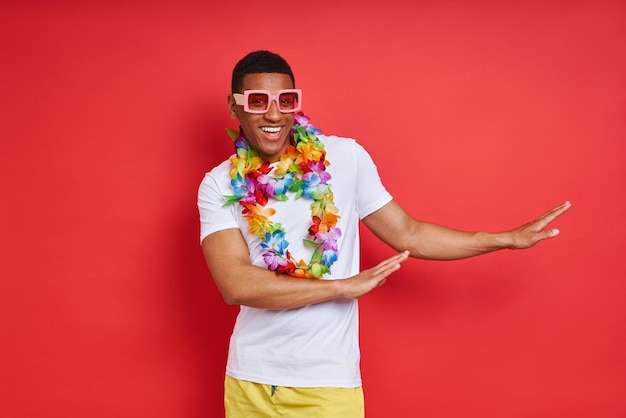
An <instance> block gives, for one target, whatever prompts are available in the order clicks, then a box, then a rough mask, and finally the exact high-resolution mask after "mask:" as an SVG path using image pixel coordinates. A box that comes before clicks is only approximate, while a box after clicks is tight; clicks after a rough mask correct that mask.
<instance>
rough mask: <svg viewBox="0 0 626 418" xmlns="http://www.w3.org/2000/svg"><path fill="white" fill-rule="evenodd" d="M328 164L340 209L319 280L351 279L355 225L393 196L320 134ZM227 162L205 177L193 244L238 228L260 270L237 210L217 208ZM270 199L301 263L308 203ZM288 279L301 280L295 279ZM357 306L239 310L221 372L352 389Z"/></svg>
mask: <svg viewBox="0 0 626 418" xmlns="http://www.w3.org/2000/svg"><path fill="white" fill-rule="evenodd" d="M318 138H319V139H320V140H321V141H322V142H323V143H324V146H325V148H326V158H327V160H328V161H330V163H331V164H330V166H328V167H327V169H326V171H327V172H328V173H330V175H331V176H332V178H331V180H330V182H329V183H330V184H331V188H332V191H333V194H334V202H335V206H336V207H337V208H338V209H339V216H340V218H339V222H338V224H337V226H338V227H339V228H340V229H341V238H339V240H338V246H339V250H338V260H337V261H336V262H335V263H334V264H333V265H332V266H331V274H328V275H326V276H324V277H323V279H324V280H330V279H341V278H347V277H351V276H353V275H355V274H357V273H358V272H359V264H360V262H359V250H360V247H359V220H360V219H362V218H364V217H365V216H367V215H369V214H371V213H372V212H374V211H376V210H378V209H380V208H381V207H383V206H384V205H385V204H387V203H389V201H391V199H392V197H391V195H390V194H389V193H388V192H387V190H386V189H385V188H384V186H383V185H382V183H381V181H380V177H379V175H378V171H377V169H376V166H375V165H374V162H373V161H372V159H371V157H370V156H369V154H368V153H367V151H365V149H364V148H363V147H362V146H360V145H359V144H358V143H357V142H356V141H354V140H353V139H347V138H339V137H336V136H325V135H319V136H318ZM230 166H231V164H230V160H226V161H224V162H223V163H222V164H220V165H218V166H217V167H215V168H214V169H213V170H212V171H211V172H209V173H207V174H206V176H205V177H204V179H203V181H202V183H201V185H200V189H199V192H198V208H199V211H200V224H201V232H200V239H201V240H202V239H204V238H205V237H206V236H207V235H209V234H211V233H213V232H216V231H220V230H223V229H228V228H238V229H239V230H241V232H242V235H243V237H244V239H245V241H246V243H247V244H248V249H249V251H250V263H252V264H253V265H256V266H259V267H262V268H267V266H266V265H265V263H264V262H263V257H262V254H263V252H264V251H263V249H262V248H261V242H260V240H259V239H258V238H257V237H256V236H254V235H252V234H250V233H249V231H248V224H247V222H246V220H245V219H244V218H243V216H242V214H241V206H239V205H237V204H234V205H230V206H226V207H224V206H223V205H224V201H225V199H224V195H232V194H233V191H232V188H231V185H230V176H229V171H230ZM288 196H289V200H287V201H282V202H279V201H276V200H274V199H270V201H269V203H268V205H267V206H268V207H273V208H275V209H276V213H275V215H274V216H273V217H272V218H271V220H272V221H273V222H274V223H281V224H282V225H283V227H284V228H285V231H286V237H285V238H286V239H287V241H288V242H289V251H290V252H291V254H292V255H293V256H294V257H295V258H296V259H304V260H305V261H308V260H309V259H310V257H311V251H312V250H311V249H310V248H307V247H305V246H304V245H303V243H302V240H303V239H305V238H307V239H310V237H309V236H308V228H309V226H310V225H311V210H310V205H311V200H309V199H306V198H305V197H301V198H299V199H295V198H294V194H293V193H289V194H288ZM293 280H300V279H297V278H294V279H293ZM358 340H359V335H358V304H357V301H356V300H352V299H335V300H332V301H328V302H322V303H318V304H314V305H309V306H305V307H302V308H296V309H288V310H281V311H277V310H266V309H257V308H250V307H247V306H241V308H240V312H239V315H238V317H237V321H236V323H235V327H234V330H233V334H232V337H231V340H230V348H229V353H228V364H227V367H226V373H227V374H228V375H230V376H232V377H234V378H237V379H241V380H248V381H252V382H257V383H263V384H270V385H276V386H291V387H357V386H361V374H360V369H359V361H360V352H359V341H358Z"/></svg>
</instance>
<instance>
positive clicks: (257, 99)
mask: <svg viewBox="0 0 626 418" xmlns="http://www.w3.org/2000/svg"><path fill="white" fill-rule="evenodd" d="M233 98H234V99H235V103H236V104H238V105H240V106H243V110H245V111H246V112H248V113H259V114H260V113H265V112H267V111H268V110H270V106H271V104H272V102H276V104H277V105H278V110H280V111H281V112H282V113H294V112H297V111H299V110H300V109H302V90H300V89H287V90H280V91H279V92H278V93H276V94H272V93H270V92H269V91H267V90H245V91H244V92H243V94H241V93H233Z"/></svg>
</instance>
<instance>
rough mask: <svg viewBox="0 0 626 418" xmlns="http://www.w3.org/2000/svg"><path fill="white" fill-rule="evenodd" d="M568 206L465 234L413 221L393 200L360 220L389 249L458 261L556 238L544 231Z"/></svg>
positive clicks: (434, 258) (412, 254)
mask: <svg viewBox="0 0 626 418" xmlns="http://www.w3.org/2000/svg"><path fill="white" fill-rule="evenodd" d="M570 207H571V204H570V203H569V202H565V203H563V204H562V205H560V206H557V207H555V208H554V209H551V210H550V211H548V212H546V213H545V214H543V215H542V216H540V217H539V218H537V219H535V220H534V221H532V222H529V223H527V224H525V225H522V226H521V227H519V228H516V229H513V230H511V231H506V232H499V233H488V232H465V231H458V230H455V229H452V228H448V227H445V226H441V225H436V224H432V223H428V222H421V221H417V220H415V219H413V218H412V217H411V216H410V215H409V214H407V213H406V211H405V210H404V209H403V208H402V207H401V206H400V205H399V204H398V203H397V202H395V201H391V202H390V203H388V204H387V205H385V206H383V207H382V208H381V209H379V210H377V211H376V212H374V213H372V214H370V215H369V216H367V217H365V218H364V219H363V223H364V224H365V225H366V226H367V227H368V228H369V229H370V230H371V231H372V232H373V233H374V234H375V235H376V236H377V237H378V238H380V239H381V240H382V241H384V242H385V243H387V244H388V245H390V246H391V247H392V248H394V249H396V250H398V251H403V250H409V251H410V253H411V256H412V257H415V258H421V259H429V260H457V259H462V258H468V257H473V256H476V255H480V254H485V253H488V252H491V251H496V250H500V249H504V248H508V249H521V248H529V247H532V246H533V245H535V244H536V243H538V242H539V241H542V240H545V239H549V238H553V237H555V236H556V235H558V233H559V231H558V230H556V229H546V228H547V227H548V225H549V224H550V223H551V222H552V221H554V220H555V219H556V218H557V217H558V216H560V215H561V214H563V213H564V212H566V211H567V210H568V209H569V208H570Z"/></svg>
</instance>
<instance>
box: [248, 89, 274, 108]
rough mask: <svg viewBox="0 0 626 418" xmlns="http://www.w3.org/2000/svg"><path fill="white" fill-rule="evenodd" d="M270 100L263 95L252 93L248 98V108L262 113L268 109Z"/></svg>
mask: <svg viewBox="0 0 626 418" xmlns="http://www.w3.org/2000/svg"><path fill="white" fill-rule="evenodd" d="M269 102H270V98H269V96H268V95H267V94H265V93H253V94H251V95H249V96H248V107H249V108H250V110H254V111H264V110H267V108H268V107H269Z"/></svg>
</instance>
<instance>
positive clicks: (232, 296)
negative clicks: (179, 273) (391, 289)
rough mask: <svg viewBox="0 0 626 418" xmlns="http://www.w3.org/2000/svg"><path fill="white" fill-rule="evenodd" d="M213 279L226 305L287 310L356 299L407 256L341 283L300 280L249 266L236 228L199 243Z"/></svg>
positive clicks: (402, 255)
mask: <svg viewBox="0 0 626 418" xmlns="http://www.w3.org/2000/svg"><path fill="white" fill-rule="evenodd" d="M202 251H203V252H204V257H205V260H206V262H207V265H208V267H209V270H210V271H211V275H212V276H213V280H215V283H216V285H217V287H218V289H219V291H220V293H221V294H222V296H223V298H224V300H225V301H226V303H228V304H237V305H246V306H250V307H254V308H263V309H275V310H280V309H291V308H298V307H302V306H306V305H311V304H314V303H319V302H324V301H328V300H331V299H337V298H352V299H356V298H359V297H361V296H363V295H365V294H366V293H368V292H370V291H371V290H373V289H375V288H376V287H378V286H381V285H382V284H383V283H384V282H385V280H386V278H387V276H389V274H391V273H393V272H394V271H396V270H397V269H399V268H400V263H402V262H403V261H404V260H406V259H407V257H408V253H406V252H403V253H399V254H396V255H394V256H392V257H390V258H388V259H387V260H384V261H383V262H381V263H380V264H378V265H377V266H376V267H373V268H371V269H369V270H365V271H363V272H361V273H359V274H357V275H355V276H353V277H350V278H347V279H342V280H320V279H302V278H295V277H289V276H286V275H283V274H278V273H275V272H273V271H270V270H267V269H265V268H261V267H258V266H254V265H252V264H250V258H249V253H248V247H247V245H246V243H245V241H244V239H243V236H242V235H241V232H240V231H239V230H238V229H236V228H232V229H225V230H222V231H217V232H214V233H212V234H210V235H209V236H207V237H206V238H204V239H203V240H202Z"/></svg>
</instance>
